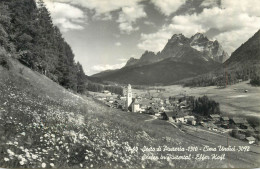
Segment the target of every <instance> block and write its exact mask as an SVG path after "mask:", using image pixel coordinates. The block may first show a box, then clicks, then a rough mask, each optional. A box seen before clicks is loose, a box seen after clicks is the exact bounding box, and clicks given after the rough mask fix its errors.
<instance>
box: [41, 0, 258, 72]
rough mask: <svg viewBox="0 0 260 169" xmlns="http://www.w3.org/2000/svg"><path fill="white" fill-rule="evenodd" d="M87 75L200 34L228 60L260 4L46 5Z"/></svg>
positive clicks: (130, 1) (222, 0) (148, 0)
mask: <svg viewBox="0 0 260 169" xmlns="http://www.w3.org/2000/svg"><path fill="white" fill-rule="evenodd" d="M44 2H45V4H46V7H47V8H48V10H49V11H50V13H51V17H52V19H53V23H54V24H55V25H57V26H58V27H59V28H60V30H61V32H62V34H63V37H64V38H65V40H66V41H67V42H68V43H69V44H70V46H71V48H72V50H73V52H74V54H75V60H76V61H79V62H80V63H81V64H82V66H83V68H84V71H85V73H86V74H87V75H93V74H95V73H98V72H101V71H105V70H109V69H118V68H121V67H123V66H124V65H125V64H126V62H127V60H128V59H129V58H131V57H134V58H140V57H141V55H142V54H143V53H144V52H145V51H146V50H148V51H153V52H155V53H157V52H159V51H161V50H162V49H163V47H164V46H165V45H166V43H167V42H168V39H170V38H171V37H172V35H174V34H180V33H182V34H183V35H185V36H187V37H191V36H192V35H194V34H196V33H197V32H200V33H204V34H205V35H207V36H208V38H209V39H211V40H218V41H219V42H220V43H221V45H222V46H223V48H224V49H225V50H226V51H227V52H228V53H229V54H231V53H232V52H233V51H234V50H235V49H237V48H238V47H239V46H240V45H241V44H242V43H244V42H246V41H247V40H248V39H249V38H250V37H251V36H253V34H254V33H255V32H257V30H259V29H260V0H44Z"/></svg>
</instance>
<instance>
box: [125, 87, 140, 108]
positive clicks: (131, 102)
mask: <svg viewBox="0 0 260 169" xmlns="http://www.w3.org/2000/svg"><path fill="white" fill-rule="evenodd" d="M125 107H126V111H131V112H139V111H140V104H139V103H138V101H137V99H135V98H133V94H132V89H131V85H130V84H128V86H127V96H126V106H125Z"/></svg>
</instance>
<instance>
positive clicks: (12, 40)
mask: <svg viewBox="0 0 260 169" xmlns="http://www.w3.org/2000/svg"><path fill="white" fill-rule="evenodd" d="M37 3H38V4H36V2H35V1H34V0H12V1H9V0H1V2H0V45H1V46H3V47H4V48H5V50H6V51H7V52H9V53H11V54H12V56H14V57H15V58H16V59H18V60H19V61H20V62H21V63H22V64H24V65H26V66H27V67H29V68H31V69H32V70H34V71H37V72H40V73H42V74H44V75H46V76H47V77H49V78H50V79H52V80H53V81H55V82H57V83H59V84H60V85H62V86H64V87H65V88H67V89H71V90H74V91H77V92H79V93H82V92H83V91H84V90H85V89H84V83H85V78H86V76H85V73H84V71H83V68H82V65H81V64H80V63H79V62H77V63H76V62H75V60H74V54H73V52H72V50H71V48H70V46H69V45H68V44H67V43H66V41H65V40H64V38H63V37H62V34H61V32H60V30H59V28H58V27H56V26H54V25H53V23H52V19H51V16H50V13H49V11H48V10H47V8H46V6H45V4H44V3H43V1H42V0H39V1H37Z"/></svg>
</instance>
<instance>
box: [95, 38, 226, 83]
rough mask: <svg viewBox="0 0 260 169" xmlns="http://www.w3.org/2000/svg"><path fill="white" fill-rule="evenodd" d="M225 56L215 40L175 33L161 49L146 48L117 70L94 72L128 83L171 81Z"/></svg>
mask: <svg viewBox="0 0 260 169" xmlns="http://www.w3.org/2000/svg"><path fill="white" fill-rule="evenodd" d="M227 58H228V54H227V53H226V52H225V51H224V50H223V48H222V46H221V45H220V44H219V42H218V41H211V40H209V39H208V38H207V37H206V36H205V35H203V34H201V33H197V34H195V35H194V36H192V37H191V38H187V37H185V36H184V35H182V34H175V35H173V36H172V37H171V39H169V40H168V43H167V44H166V46H165V47H164V49H163V50H162V51H161V52H158V53H157V54H155V53H154V52H151V51H146V52H145V53H144V54H143V55H142V56H141V57H140V59H135V58H130V59H129V60H128V62H127V63H126V65H125V66H124V67H123V68H121V69H118V70H112V71H106V72H101V73H98V74H95V75H93V77H98V78H101V79H103V80H108V81H115V82H119V83H131V84H146V85H151V84H157V83H160V84H171V83H174V82H175V81H178V80H181V79H183V78H189V77H193V76H196V75H200V74H203V73H206V72H208V71H211V70H213V69H214V68H217V67H218V66H220V65H221V63H223V62H224V61H226V60H227Z"/></svg>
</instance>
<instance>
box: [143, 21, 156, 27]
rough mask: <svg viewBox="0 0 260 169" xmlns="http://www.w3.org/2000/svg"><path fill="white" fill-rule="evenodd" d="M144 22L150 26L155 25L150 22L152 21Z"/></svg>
mask: <svg viewBox="0 0 260 169" xmlns="http://www.w3.org/2000/svg"><path fill="white" fill-rule="evenodd" d="M144 24H145V25H148V26H155V24H154V23H153V22H150V21H144Z"/></svg>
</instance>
